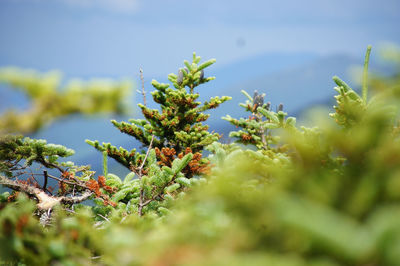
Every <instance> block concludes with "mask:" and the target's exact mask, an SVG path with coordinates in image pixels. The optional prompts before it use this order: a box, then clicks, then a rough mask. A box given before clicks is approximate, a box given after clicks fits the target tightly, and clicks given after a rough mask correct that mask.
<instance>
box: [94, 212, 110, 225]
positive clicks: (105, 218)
mask: <svg viewBox="0 0 400 266" xmlns="http://www.w3.org/2000/svg"><path fill="white" fill-rule="evenodd" d="M97 215H98V216H100V217H101V218H103V219H104V220H106V221H107V222H109V223H111V222H110V220H109V219H108V218H107V217H105V216H103V215H101V214H100V213H98V214H97Z"/></svg>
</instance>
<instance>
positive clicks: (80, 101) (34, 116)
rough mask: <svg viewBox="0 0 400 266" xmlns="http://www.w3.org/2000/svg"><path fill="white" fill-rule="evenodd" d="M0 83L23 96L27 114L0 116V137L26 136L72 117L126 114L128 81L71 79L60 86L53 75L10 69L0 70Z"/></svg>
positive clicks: (58, 77)
mask: <svg viewBox="0 0 400 266" xmlns="http://www.w3.org/2000/svg"><path fill="white" fill-rule="evenodd" d="M0 83H5V84H6V85H7V86H9V87H10V88H14V89H16V90H19V91H21V92H23V93H24V94H25V95H26V96H27V97H28V99H29V101H30V106H29V108H28V109H27V110H24V111H18V110H8V111H7V112H5V113H4V114H2V115H1V116H0V134H4V133H20V134H30V133H34V132H36V131H38V130H39V129H40V128H42V127H43V126H45V125H48V124H49V123H51V122H53V121H54V120H56V119H58V118H60V117H63V116H66V115H69V114H74V113H82V114H94V113H100V112H114V113H117V114H123V113H126V112H127V111H128V110H129V102H127V96H128V95H129V93H130V91H131V89H132V82H131V81H129V80H123V81H112V80H107V79H94V80H91V81H82V80H78V79H73V80H70V81H68V82H66V85H65V86H64V85H63V82H62V75H61V73H60V72H57V71H50V72H47V73H39V72H36V71H33V70H23V69H19V68H14V67H8V68H1V69H0Z"/></svg>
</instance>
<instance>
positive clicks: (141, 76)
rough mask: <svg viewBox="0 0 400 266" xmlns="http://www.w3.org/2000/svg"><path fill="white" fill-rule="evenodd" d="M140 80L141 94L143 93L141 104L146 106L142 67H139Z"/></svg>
mask: <svg viewBox="0 0 400 266" xmlns="http://www.w3.org/2000/svg"><path fill="white" fill-rule="evenodd" d="M139 71H140V80H141V81H142V92H141V93H142V95H143V105H144V106H146V91H145V90H144V78H143V69H141V68H140V70H139Z"/></svg>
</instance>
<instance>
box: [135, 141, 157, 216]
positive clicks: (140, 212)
mask: <svg viewBox="0 0 400 266" xmlns="http://www.w3.org/2000/svg"><path fill="white" fill-rule="evenodd" d="M153 140H154V135H153V136H151V141H150V144H149V148H148V149H147V152H146V155H145V156H144V159H143V162H142V164H141V165H140V167H139V170H138V178H139V179H142V171H143V167H144V164H145V163H146V160H147V157H148V156H149V153H150V150H151V146H152V145H153ZM143 201H144V187H142V188H141V189H140V196H139V208H138V213H139V216H142V215H143V213H142V211H143V207H144V206H146V205H147V204H148V203H147V204H146V205H144V204H143Z"/></svg>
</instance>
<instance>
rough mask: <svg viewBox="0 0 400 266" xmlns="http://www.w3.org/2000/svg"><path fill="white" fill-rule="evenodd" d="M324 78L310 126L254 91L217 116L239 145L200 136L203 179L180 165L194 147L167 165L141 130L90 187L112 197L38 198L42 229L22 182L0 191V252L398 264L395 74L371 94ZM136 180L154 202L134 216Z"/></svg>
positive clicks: (15, 258) (39, 258) (169, 261)
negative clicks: (134, 148)
mask: <svg viewBox="0 0 400 266" xmlns="http://www.w3.org/2000/svg"><path fill="white" fill-rule="evenodd" d="M366 61H368V60H366ZM182 75H183V74H182ZM334 81H335V83H336V85H337V87H336V88H335V90H336V91H337V92H338V95H337V96H336V101H337V103H336V105H335V106H336V107H335V109H334V111H335V112H334V113H332V114H331V115H330V116H331V117H332V118H329V116H328V114H322V117H323V118H322V119H321V118H320V117H321V114H318V115H315V117H314V118H310V119H313V120H314V121H315V124H316V126H318V127H314V128H306V127H300V128H298V127H296V126H295V120H294V118H290V117H289V118H286V113H284V112H283V110H282V109H281V108H279V109H278V110H277V112H273V111H272V110H270V108H269V107H268V104H264V103H263V100H261V98H260V95H259V94H255V96H254V97H251V96H249V95H248V94H247V93H245V94H246V97H247V98H248V102H247V104H244V105H243V107H244V108H246V109H247V111H250V112H251V115H250V117H249V118H248V119H247V118H246V119H234V118H231V117H226V120H228V121H229V122H231V123H233V124H235V125H237V126H238V127H240V128H241V129H239V131H238V132H234V133H232V137H236V138H237V140H238V141H239V143H240V144H221V143H218V142H214V143H212V144H210V145H208V146H207V149H208V150H210V151H211V154H210V156H209V157H208V158H207V159H208V160H210V163H211V164H212V166H213V167H212V168H211V171H210V172H209V173H208V174H207V175H206V176H205V178H201V179H199V178H197V177H191V178H188V176H187V173H185V172H184V171H183V169H184V168H185V167H186V166H187V165H188V164H189V161H191V160H192V159H193V154H192V153H187V154H186V155H185V156H183V157H182V158H181V159H179V158H178V159H174V161H173V162H172V166H171V167H169V166H165V165H163V164H162V163H160V162H162V160H160V158H159V157H157V152H156V150H155V149H152V142H154V137H151V139H150V140H149V143H148V149H147V150H146V151H145V153H144V154H143V155H142V157H141V158H142V162H141V164H139V168H138V170H136V171H138V173H139V176H137V178H135V177H134V175H135V174H134V173H131V174H129V175H128V176H127V177H125V179H124V180H121V179H120V178H119V177H117V176H115V175H112V174H108V173H107V169H106V168H105V170H104V172H105V173H104V174H105V176H106V178H105V182H106V184H105V185H107V186H109V187H110V188H111V191H110V192H107V191H106V190H105V187H104V186H103V187H101V188H100V192H101V194H106V195H109V196H110V197H112V199H113V202H115V203H116V205H115V206H114V207H113V206H112V205H107V206H104V204H103V203H104V199H102V198H99V200H100V201H101V203H102V204H100V203H99V204H96V205H95V206H88V205H82V204H73V208H66V207H65V206H64V205H62V204H58V205H55V206H54V207H53V208H52V209H51V210H50V209H47V213H49V214H51V215H50V218H49V219H50V221H49V225H47V226H46V227H45V228H43V225H42V224H41V223H40V220H39V219H38V218H37V217H36V216H35V215H32V214H33V213H35V212H36V210H37V209H38V206H37V205H36V204H34V203H33V202H34V201H32V200H30V199H28V198H27V197H26V196H25V195H24V194H22V193H21V194H20V195H19V196H18V197H17V199H16V200H15V201H12V202H8V201H7V198H6V195H4V194H3V196H2V198H1V201H2V203H1V206H0V208H1V210H0V225H1V230H0V245H1V249H0V252H1V256H2V258H3V260H4V261H7V262H14V263H17V262H21V263H25V264H27V265H31V264H32V265H36V264H38V265H39V264H40V265H42V264H51V263H54V264H57V263H61V264H71V265H74V264H78V265H79V264H85V265H86V264H89V265H90V264H99V265H221V264H228V265H398V264H399V263H400V142H399V133H400V130H399V122H398V121H399V110H398V106H400V86H399V85H400V80H399V75H396V76H394V77H391V78H390V79H386V81H379V80H373V81H372V82H371V86H370V87H371V89H372V91H371V89H370V90H369V91H370V95H368V89H367V87H366V83H364V84H363V90H362V95H359V94H358V93H357V91H355V90H353V89H352V88H351V87H350V86H349V85H347V84H346V83H344V82H343V81H342V80H340V79H339V78H337V77H335V78H334ZM374 84H379V85H380V86H376V87H375V86H374ZM178 85H179V84H178ZM374 88H377V89H374ZM261 97H264V96H261ZM273 130H277V131H276V132H274V131H273ZM278 133H279V135H278ZM243 135H245V136H246V137H245V138H243ZM150 136H151V135H150ZM278 137H279V138H278ZM26 143H29V140H26ZM156 143H157V142H154V145H155V146H156ZM243 144H245V145H250V146H243ZM171 145H172V144H171ZM50 148H51V147H50ZM50 150H51V151H52V152H51V153H50V154H49V157H40V154H39V156H37V157H35V158H45V159H46V158H47V160H50V159H49V158H50V157H51V156H54V155H58V156H62V154H60V153H57V152H56V150H53V149H50ZM18 154H19V153H17V154H16V155H13V154H12V153H11V154H10V153H7V154H6V155H7V156H9V157H10V158H11V159H12V158H14V157H13V156H18ZM22 154H23V153H22ZM35 154H38V153H35ZM107 155H108V153H104V158H105V159H106V158H107ZM4 156H5V155H4ZM7 158H8V157H7ZM51 158H52V157H51ZM11 159H10V160H11ZM11 161H12V160H11ZM39 161H40V160H39ZM105 161H106V160H105ZM53 162H54V161H53ZM144 162H146V164H145V163H144ZM105 165H106V163H105ZM145 165H146V166H145ZM143 170H144V171H147V173H143ZM171 175H172V179H174V178H175V180H178V176H179V178H181V179H180V180H181V181H180V182H182V184H180V182H178V181H177V183H179V184H180V185H182V186H184V185H185V183H187V185H188V184H191V185H190V186H187V187H190V188H191V189H190V190H187V189H186V190H185V193H178V194H175V192H174V191H175V190H173V189H171V190H170V189H166V188H167V187H165V185H163V184H164V183H162V182H164V181H163V180H164V179H158V178H159V177H161V176H164V177H166V176H168V178H167V179H165V180H172V179H171ZM193 180H196V181H193ZM188 181H189V183H188ZM145 182H147V183H146V184H147V185H144V184H145ZM151 182H153V183H151ZM157 182H160V183H157ZM192 182H193V184H192ZM98 183H99V184H100V183H102V182H100V179H99V180H98ZM194 184H195V185H194ZM149 187H150V188H151V190H150V191H145V189H147V188H149ZM114 188H115V190H114ZM160 188H162V190H157V189H160ZM89 191H92V193H94V192H93V190H89ZM125 191H130V192H129V193H126V192H125ZM142 191H143V192H144V193H146V195H147V196H146V197H144V198H143V199H144V200H148V199H149V197H152V196H151V195H157V196H156V197H154V202H155V203H157V208H156V209H155V211H150V210H148V211H144V212H143V213H142V215H138V214H139V210H138V207H140V204H139V205H138V204H137V201H138V200H139V201H140V195H141V193H142ZM160 192H162V193H161V194H160ZM181 192H183V191H181ZM107 193H108V194H107ZM135 193H136V194H135ZM152 193H153V194H152ZM94 195H95V193H94ZM135 197H136V198H135ZM138 197H139V199H138ZM158 197H159V198H158ZM153 204H154V203H153ZM39 254H40V255H39Z"/></svg>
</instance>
